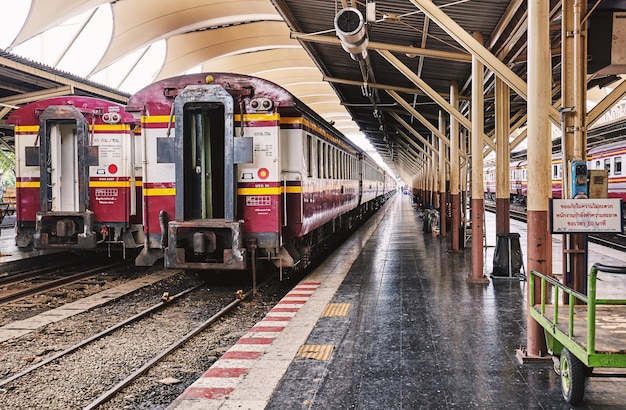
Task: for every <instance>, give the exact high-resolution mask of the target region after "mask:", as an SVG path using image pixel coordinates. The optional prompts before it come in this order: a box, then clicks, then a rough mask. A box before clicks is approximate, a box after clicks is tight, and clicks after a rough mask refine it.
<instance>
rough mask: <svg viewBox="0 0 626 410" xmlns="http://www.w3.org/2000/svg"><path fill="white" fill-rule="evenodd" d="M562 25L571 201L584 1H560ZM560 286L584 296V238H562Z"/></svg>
mask: <svg viewBox="0 0 626 410" xmlns="http://www.w3.org/2000/svg"><path fill="white" fill-rule="evenodd" d="M562 3H563V23H562V28H561V32H562V33H561V38H562V39H563V40H562V53H561V62H562V64H561V67H562V68H561V81H562V84H563V85H562V87H561V95H562V106H563V110H562V112H561V120H562V122H561V130H562V135H563V142H562V147H563V162H562V169H563V197H564V198H572V196H573V195H574V193H573V192H572V179H571V164H572V161H586V160H587V158H586V157H587V156H586V151H587V150H586V146H587V127H586V116H587V108H586V100H587V80H586V72H587V59H586V56H587V52H586V24H584V23H582V19H583V18H584V15H585V12H586V9H587V1H586V0H562ZM563 239H564V240H563V262H564V263H563V283H564V284H565V285H567V286H568V287H570V288H573V289H574V290H577V291H578V292H580V293H585V276H586V270H587V267H586V258H585V249H586V236H585V235H583V234H570V235H564V238H563Z"/></svg>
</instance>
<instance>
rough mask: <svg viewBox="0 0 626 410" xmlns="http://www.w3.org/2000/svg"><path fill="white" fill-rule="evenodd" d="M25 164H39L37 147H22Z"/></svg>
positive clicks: (31, 165) (34, 165)
mask: <svg viewBox="0 0 626 410" xmlns="http://www.w3.org/2000/svg"><path fill="white" fill-rule="evenodd" d="M24 153H25V155H24V158H25V165H26V166H27V167H38V166H39V147H24Z"/></svg>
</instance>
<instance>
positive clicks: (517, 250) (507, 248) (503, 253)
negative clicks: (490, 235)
mask: <svg viewBox="0 0 626 410" xmlns="http://www.w3.org/2000/svg"><path fill="white" fill-rule="evenodd" d="M496 236H497V242H496V249H495V251H494V252H493V273H492V274H491V275H492V276H496V277H513V276H516V277H519V276H520V275H521V274H522V269H523V268H524V261H523V259H522V248H521V246H520V243H519V238H520V236H519V234H518V233H516V232H512V233H499V234H497V235H496Z"/></svg>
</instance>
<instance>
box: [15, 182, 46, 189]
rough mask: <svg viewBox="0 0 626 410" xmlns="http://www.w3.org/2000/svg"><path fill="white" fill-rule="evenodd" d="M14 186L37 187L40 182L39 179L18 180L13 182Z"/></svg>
mask: <svg viewBox="0 0 626 410" xmlns="http://www.w3.org/2000/svg"><path fill="white" fill-rule="evenodd" d="M15 186H16V187H17V188H39V187H40V184H39V181H27V182H26V181H24V182H22V181H18V182H16V183H15Z"/></svg>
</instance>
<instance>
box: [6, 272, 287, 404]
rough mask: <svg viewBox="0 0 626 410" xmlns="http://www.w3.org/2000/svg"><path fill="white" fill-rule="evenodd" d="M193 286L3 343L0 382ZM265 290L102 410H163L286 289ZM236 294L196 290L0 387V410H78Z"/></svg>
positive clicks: (182, 282) (188, 278)
mask: <svg viewBox="0 0 626 410" xmlns="http://www.w3.org/2000/svg"><path fill="white" fill-rule="evenodd" d="M199 283H202V280H201V279H200V278H199V277H198V276H196V275H193V274H182V273H181V274H180V275H175V276H173V277H171V278H169V279H167V280H164V281H161V282H159V283H156V284H154V285H152V286H148V287H145V288H142V289H140V290H138V291H136V292H133V293H132V294H129V295H127V296H124V297H122V298H120V299H117V300H115V301H112V302H111V303H108V304H106V305H104V306H101V307H98V308H95V309H92V310H91V311H89V312H85V313H83V314H79V315H76V316H74V317H71V318H68V319H65V320H63V321H60V322H57V323H54V324H51V325H48V326H45V327H42V328H41V329H38V330H37V331H36V332H33V333H31V334H28V335H25V336H23V337H21V338H18V339H14V340H10V341H7V342H4V343H2V344H0V378H6V377H9V376H10V375H12V374H15V373H17V372H19V371H21V370H23V369H25V368H27V367H30V366H31V365H32V364H34V363H36V362H38V361H40V360H44V359H46V358H47V357H49V356H51V355H53V354H55V353H57V352H59V351H62V350H64V349H66V348H68V347H70V346H71V345H73V344H75V343H77V342H79V341H81V340H83V339H85V338H87V337H89V336H91V335H93V334H95V333H98V332H100V331H101V330H103V329H105V328H107V327H110V326H111V325H113V324H115V323H117V322H119V321H121V320H122V319H124V318H126V317H129V316H132V315H133V314H135V313H137V312H140V311H142V310H144V309H145V308H147V307H148V306H152V305H154V304H155V303H158V302H159V300H160V297H161V295H162V294H163V292H169V294H170V295H173V294H176V293H178V292H179V291H181V290H184V289H186V288H188V287H190V286H193V285H194V284H199ZM272 283H273V284H272V285H269V287H267V286H266V287H263V288H261V289H260V290H259V294H258V295H257V296H256V297H255V298H254V299H253V300H252V301H245V302H243V304H242V305H240V306H239V307H238V308H236V312H235V313H232V314H230V315H229V316H227V317H226V318H224V319H222V320H220V321H219V323H218V324H217V325H216V326H215V327H213V328H211V329H208V330H206V331H205V332H203V333H202V334H201V335H198V336H196V337H195V338H194V339H193V340H192V341H191V342H189V343H188V344H187V345H185V346H184V347H183V348H182V349H180V350H179V351H178V352H176V353H174V354H173V355H171V356H170V357H169V358H168V359H166V360H165V361H163V362H162V363H160V364H159V365H157V366H156V367H155V368H154V369H152V370H151V371H150V372H148V373H147V374H146V375H145V376H144V377H142V378H141V380H140V381H139V382H137V383H136V384H134V385H132V386H130V387H128V388H127V391H125V392H124V393H123V394H121V395H119V397H116V398H115V399H114V400H113V401H111V402H110V403H109V404H106V405H105V406H103V407H102V408H111V409H112V408H116V409H119V408H128V409H132V408H136V409H147V408H149V409H156V408H165V407H167V405H168V404H169V403H171V402H172V401H173V400H174V399H175V398H176V397H177V396H178V395H179V394H180V393H182V391H183V390H184V389H185V388H186V387H187V386H188V385H189V384H191V383H193V381H195V380H196V379H197V378H198V377H199V376H200V375H201V374H202V373H203V372H204V371H206V369H207V368H208V367H209V366H210V364H211V363H212V362H213V361H215V360H217V358H218V357H219V356H220V355H221V354H222V353H223V352H225V351H226V350H227V349H228V348H229V347H230V346H231V345H232V344H234V343H235V342H236V341H237V340H238V339H239V338H240V337H241V335H242V334H244V333H245V332H246V331H247V330H248V329H249V328H250V327H251V326H252V325H254V324H255V323H256V322H257V321H258V320H260V319H261V318H262V317H263V316H264V315H265V313H266V312H267V311H269V309H271V307H272V306H273V305H274V304H275V303H276V302H277V301H278V300H280V298H281V297H282V295H284V293H286V292H287V291H288V288H289V286H290V285H289V283H287V282H284V283H282V284H279V283H277V282H276V281H272ZM241 288H242V287H241V285H233V284H230V285H209V284H205V285H203V286H202V290H201V291H195V292H193V293H192V294H190V295H187V296H185V297H184V298H183V299H181V300H179V301H177V302H174V304H173V305H172V306H169V307H167V308H165V309H164V310H163V311H160V312H159V313H157V314H154V315H152V317H151V318H150V319H143V320H141V321H140V322H138V323H134V324H131V325H128V326H126V327H125V328H124V329H120V330H118V331H116V332H115V333H114V334H113V335H110V336H107V337H106V338H105V339H103V340H101V341H97V342H94V343H92V344H90V345H88V346H85V347H83V348H82V349H80V350H79V351H78V352H75V353H73V354H71V355H70V356H69V357H66V358H61V359H59V360H57V361H55V362H53V363H50V364H48V365H46V366H44V367H42V368H40V369H37V370H36V371H35V372H34V373H33V374H29V375H26V376H24V377H22V378H20V379H18V380H15V381H13V382H11V383H9V384H7V385H5V386H3V387H2V388H0V409H35V408H36V409H80V408H82V407H83V406H85V405H86V404H88V403H89V402H90V401H91V400H93V399H95V398H96V397H98V396H99V395H100V394H101V393H102V392H104V391H106V390H108V389H109V388H110V387H112V386H113V385H115V384H117V383H118V382H119V381H120V380H122V379H124V378H125V377H126V376H127V375H128V374H130V373H131V372H132V371H133V370H134V369H137V368H139V367H141V366H142V365H143V364H144V363H145V362H146V361H148V360H149V359H151V358H152V357H153V356H155V355H156V354H157V353H159V352H160V351H162V350H164V349H165V348H166V347H167V346H168V345H169V344H171V343H173V342H174V341H176V340H178V339H180V338H181V337H182V336H183V335H184V334H185V333H187V332H188V331H190V330H191V329H193V328H195V327H196V326H197V325H198V324H199V323H201V322H203V321H204V320H206V319H207V318H209V317H210V316H212V315H213V314H214V313H216V312H217V310H219V309H220V308H221V307H222V306H224V305H225V304H227V303H229V302H230V301H232V300H233V299H234V296H235V292H236V290H237V289H241ZM165 378H167V379H166V381H164V379H165ZM168 383H172V384H168Z"/></svg>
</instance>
